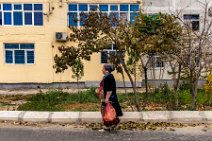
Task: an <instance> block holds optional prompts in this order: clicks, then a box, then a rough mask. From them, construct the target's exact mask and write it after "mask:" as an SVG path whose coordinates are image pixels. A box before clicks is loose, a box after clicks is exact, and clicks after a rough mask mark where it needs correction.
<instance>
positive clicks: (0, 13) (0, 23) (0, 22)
mask: <svg viewBox="0 0 212 141" xmlns="http://www.w3.org/2000/svg"><path fill="white" fill-rule="evenodd" d="M0 25H2V12H1V11H0Z"/></svg>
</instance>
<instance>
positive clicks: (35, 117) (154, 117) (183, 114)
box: [0, 111, 212, 123]
mask: <svg viewBox="0 0 212 141" xmlns="http://www.w3.org/2000/svg"><path fill="white" fill-rule="evenodd" d="M0 121H27V122H52V123H68V122H87V123H91V122H101V121H102V118H101V114H100V112H31V111H27V112H24V111H0ZM121 121H122V122H126V121H134V122H136V121H141V122H175V123H212V111H148V112H124V116H123V117H121Z"/></svg>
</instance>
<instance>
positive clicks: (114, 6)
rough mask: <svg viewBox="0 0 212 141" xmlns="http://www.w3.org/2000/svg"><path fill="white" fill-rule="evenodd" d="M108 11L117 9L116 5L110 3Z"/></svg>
mask: <svg viewBox="0 0 212 141" xmlns="http://www.w3.org/2000/svg"><path fill="white" fill-rule="evenodd" d="M110 11H118V5H110Z"/></svg>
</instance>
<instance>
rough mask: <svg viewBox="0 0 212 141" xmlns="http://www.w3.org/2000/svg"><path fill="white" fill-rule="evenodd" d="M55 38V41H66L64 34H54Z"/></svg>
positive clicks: (65, 34)
mask: <svg viewBox="0 0 212 141" xmlns="http://www.w3.org/2000/svg"><path fill="white" fill-rule="evenodd" d="M55 37H56V40H57V41H66V40H67V33H66V32H56V33H55Z"/></svg>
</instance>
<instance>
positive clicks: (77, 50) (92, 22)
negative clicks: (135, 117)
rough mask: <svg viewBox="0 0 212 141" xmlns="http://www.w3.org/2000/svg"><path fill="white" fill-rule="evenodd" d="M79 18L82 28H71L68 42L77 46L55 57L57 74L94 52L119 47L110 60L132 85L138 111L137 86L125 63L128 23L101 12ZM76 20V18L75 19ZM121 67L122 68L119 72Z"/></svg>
mask: <svg viewBox="0 0 212 141" xmlns="http://www.w3.org/2000/svg"><path fill="white" fill-rule="evenodd" d="M80 15H81V16H82V17H83V18H81V19H80V21H81V22H82V27H80V28H78V27H74V26H71V27H70V30H71V33H70V37H69V41H70V42H74V43H77V45H76V46H70V47H68V46H61V47H59V51H60V56H58V55H56V56H55V63H56V64H55V68H56V71H57V72H63V71H64V70H66V69H68V68H69V67H74V66H75V63H76V59H77V58H80V60H90V56H91V55H92V54H93V53H94V52H100V51H103V50H104V49H107V48H108V46H109V45H112V44H113V45H114V46H115V47H116V50H117V51H116V53H115V54H110V55H111V57H110V60H111V62H113V63H114V65H115V66H116V68H119V69H118V71H119V72H121V73H122V75H123V70H124V72H126V74H127V76H128V77H129V79H130V82H131V84H132V88H133V92H134V94H135V95H136V108H137V110H139V97H138V96H137V93H136V89H135V83H134V82H133V78H132V75H131V74H130V71H129V68H128V66H127V64H126V62H125V51H126V48H125V47H126V46H125V40H124V36H125V34H123V29H125V28H127V27H125V26H126V25H128V24H127V22H123V20H119V19H118V18H117V17H116V15H110V16H107V15H105V14H104V13H102V12H90V13H88V14H86V13H81V14H80ZM74 20H75V21H77V19H74ZM120 66H121V68H122V69H120Z"/></svg>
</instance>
